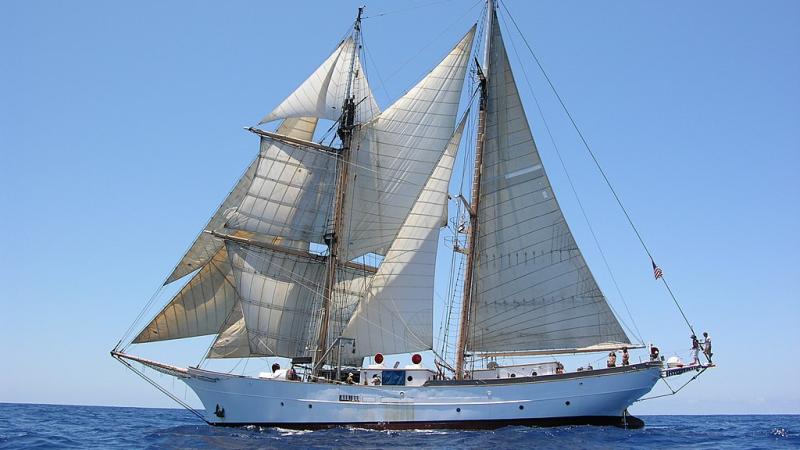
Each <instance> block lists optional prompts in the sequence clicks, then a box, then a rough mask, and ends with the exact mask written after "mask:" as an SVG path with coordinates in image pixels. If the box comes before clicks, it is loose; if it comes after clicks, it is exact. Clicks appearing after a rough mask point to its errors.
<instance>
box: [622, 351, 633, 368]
mask: <svg viewBox="0 0 800 450" xmlns="http://www.w3.org/2000/svg"><path fill="white" fill-rule="evenodd" d="M630 357H631V356H630V355H629V354H628V347H622V365H623V366H627V365H630V363H631V360H630Z"/></svg>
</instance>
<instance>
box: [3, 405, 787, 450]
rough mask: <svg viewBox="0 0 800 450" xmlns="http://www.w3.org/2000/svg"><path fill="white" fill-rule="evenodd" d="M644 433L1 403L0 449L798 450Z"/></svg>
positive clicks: (750, 432)
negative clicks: (269, 423)
mask: <svg viewBox="0 0 800 450" xmlns="http://www.w3.org/2000/svg"><path fill="white" fill-rule="evenodd" d="M642 418H643V419H644V420H645V422H647V426H646V427H645V428H644V429H642V430H622V429H619V428H613V427H592V426H573V427H559V428H527V427H506V428H502V429H499V430H495V431H369V430H359V429H333V430H324V431H291V430H282V429H276V428H258V427H247V428H220V427H211V426H208V425H206V424H204V423H202V422H200V421H199V420H198V419H197V418H196V417H195V416H193V415H192V414H190V413H189V412H188V411H184V410H178V409H145V408H111V407H99V406H59V405H21V404H0V449H19V448H81V449H84V448H102V449H113V448H124V449H134V448H154V449H156V448H157V449H162V448H168V449H169V448H199V449H206V448H207V449H215V448H222V449H234V448H235V449H240V448H278V447H281V448H284V449H285V448H340V447H356V448H359V449H371V448H389V447H401V448H409V447H417V448H459V449H460V448H483V449H498V448H515V449H518V448H558V449H563V448H570V449H571V448H576V449H578V448H581V449H606V448H613V449H620V448H679V449H680V448H731V449H744V448H765V449H766V448H770V449H772V448H800V416H797V415H792V416H785V415H783V416H781V415H772V416H643V417H642Z"/></svg>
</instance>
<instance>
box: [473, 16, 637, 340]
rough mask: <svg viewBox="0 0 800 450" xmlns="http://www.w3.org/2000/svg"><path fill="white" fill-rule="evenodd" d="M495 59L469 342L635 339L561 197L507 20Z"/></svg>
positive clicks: (495, 42)
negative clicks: (529, 114)
mask: <svg viewBox="0 0 800 450" xmlns="http://www.w3.org/2000/svg"><path fill="white" fill-rule="evenodd" d="M495 23H496V18H495ZM489 58H490V60H489V70H488V76H487V78H488V99H487V108H488V109H487V118H486V136H485V147H484V155H483V172H482V178H481V190H480V202H479V210H478V230H477V233H478V235H477V248H476V249H474V250H475V251H477V255H476V256H477V262H476V264H477V265H476V267H475V269H474V270H475V272H474V275H475V282H474V285H473V291H472V292H473V302H472V310H471V311H470V315H471V318H470V328H469V329H468V331H469V333H468V342H467V348H468V349H469V350H470V351H510V350H540V349H569V348H581V347H589V346H592V345H596V344H600V343H607V342H620V343H628V342H629V340H628V338H627V336H626V335H625V333H624V331H623V330H622V328H621V327H620V325H619V322H618V321H617V319H616V317H615V316H614V314H613V313H612V311H611V309H610V307H609V306H608V304H607V303H606V300H605V297H604V296H603V294H602V292H601V291H600V289H599V288H598V286H597V283H596V282H595V279H594V277H593V276H592V273H591V272H590V271H589V268H588V267H587V265H586V262H585V261H584V258H583V256H582V254H581V252H580V250H578V247H577V245H576V243H575V239H574V238H573V236H572V233H571V232H570V229H569V227H568V226H567V223H566V221H565V219H564V215H563V214H562V212H561V209H560V208H559V205H558V202H557V201H556V199H555V196H554V193H553V190H552V188H551V185H550V182H549V180H548V178H547V175H546V174H545V170H544V167H543V166H542V161H541V159H540V157H539V153H538V151H537V149H536V144H535V143H534V141H533V136H532V134H531V129H530V127H529V125H528V121H527V118H526V117H525V112H524V110H523V108H522V103H521V102H520V98H519V93H518V91H517V87H516V84H515V83H514V77H513V75H512V73H511V67H510V65H509V62H508V57H507V54H506V50H505V47H504V45H503V40H502V37H501V35H500V27H493V34H492V44H491V52H490V55H489Z"/></svg>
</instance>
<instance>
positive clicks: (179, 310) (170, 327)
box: [133, 249, 238, 344]
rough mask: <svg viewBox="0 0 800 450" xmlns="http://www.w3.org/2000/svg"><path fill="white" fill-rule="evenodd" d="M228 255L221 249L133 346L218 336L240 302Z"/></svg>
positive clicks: (143, 331)
mask: <svg viewBox="0 0 800 450" xmlns="http://www.w3.org/2000/svg"><path fill="white" fill-rule="evenodd" d="M233 283H234V277H233V273H232V272H231V269H230V264H229V263H228V254H227V252H225V250H224V249H220V250H218V251H217V253H216V254H215V255H214V257H213V258H212V259H211V261H209V262H208V263H207V264H206V265H205V266H203V268H202V269H201V270H200V271H199V272H197V273H196V274H195V275H194V277H192V279H191V280H189V282H188V283H187V284H186V285H185V286H184V287H183V289H181V290H180V291H179V292H178V294H176V295H175V297H174V298H173V299H172V300H171V301H170V302H169V303H168V304H167V306H166V307H164V309H163V310H162V311H161V312H160V313H159V314H158V315H157V316H156V317H155V318H154V319H153V320H152V321H150V323H149V324H148V325H147V326H146V327H145V328H144V329H143V330H142V331H141V332H140V333H139V335H138V336H136V338H135V339H134V340H133V343H134V344H140V343H144V342H154V341H164V340H169V339H180V338H187V337H194V336H203V335H207V334H214V333H217V332H219V330H220V327H222V325H223V323H224V322H225V320H226V318H227V317H228V315H229V313H230V311H231V309H232V308H233V307H234V305H235V304H236V303H237V302H238V297H237V295H236V290H235V289H234V286H233Z"/></svg>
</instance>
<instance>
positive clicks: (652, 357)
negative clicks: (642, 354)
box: [650, 345, 658, 361]
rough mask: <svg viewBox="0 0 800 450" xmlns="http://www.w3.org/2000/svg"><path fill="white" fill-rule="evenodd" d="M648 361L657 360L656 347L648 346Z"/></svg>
mask: <svg viewBox="0 0 800 450" xmlns="http://www.w3.org/2000/svg"><path fill="white" fill-rule="evenodd" d="M650 361H658V347H656V346H655V345H651V346H650Z"/></svg>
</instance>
